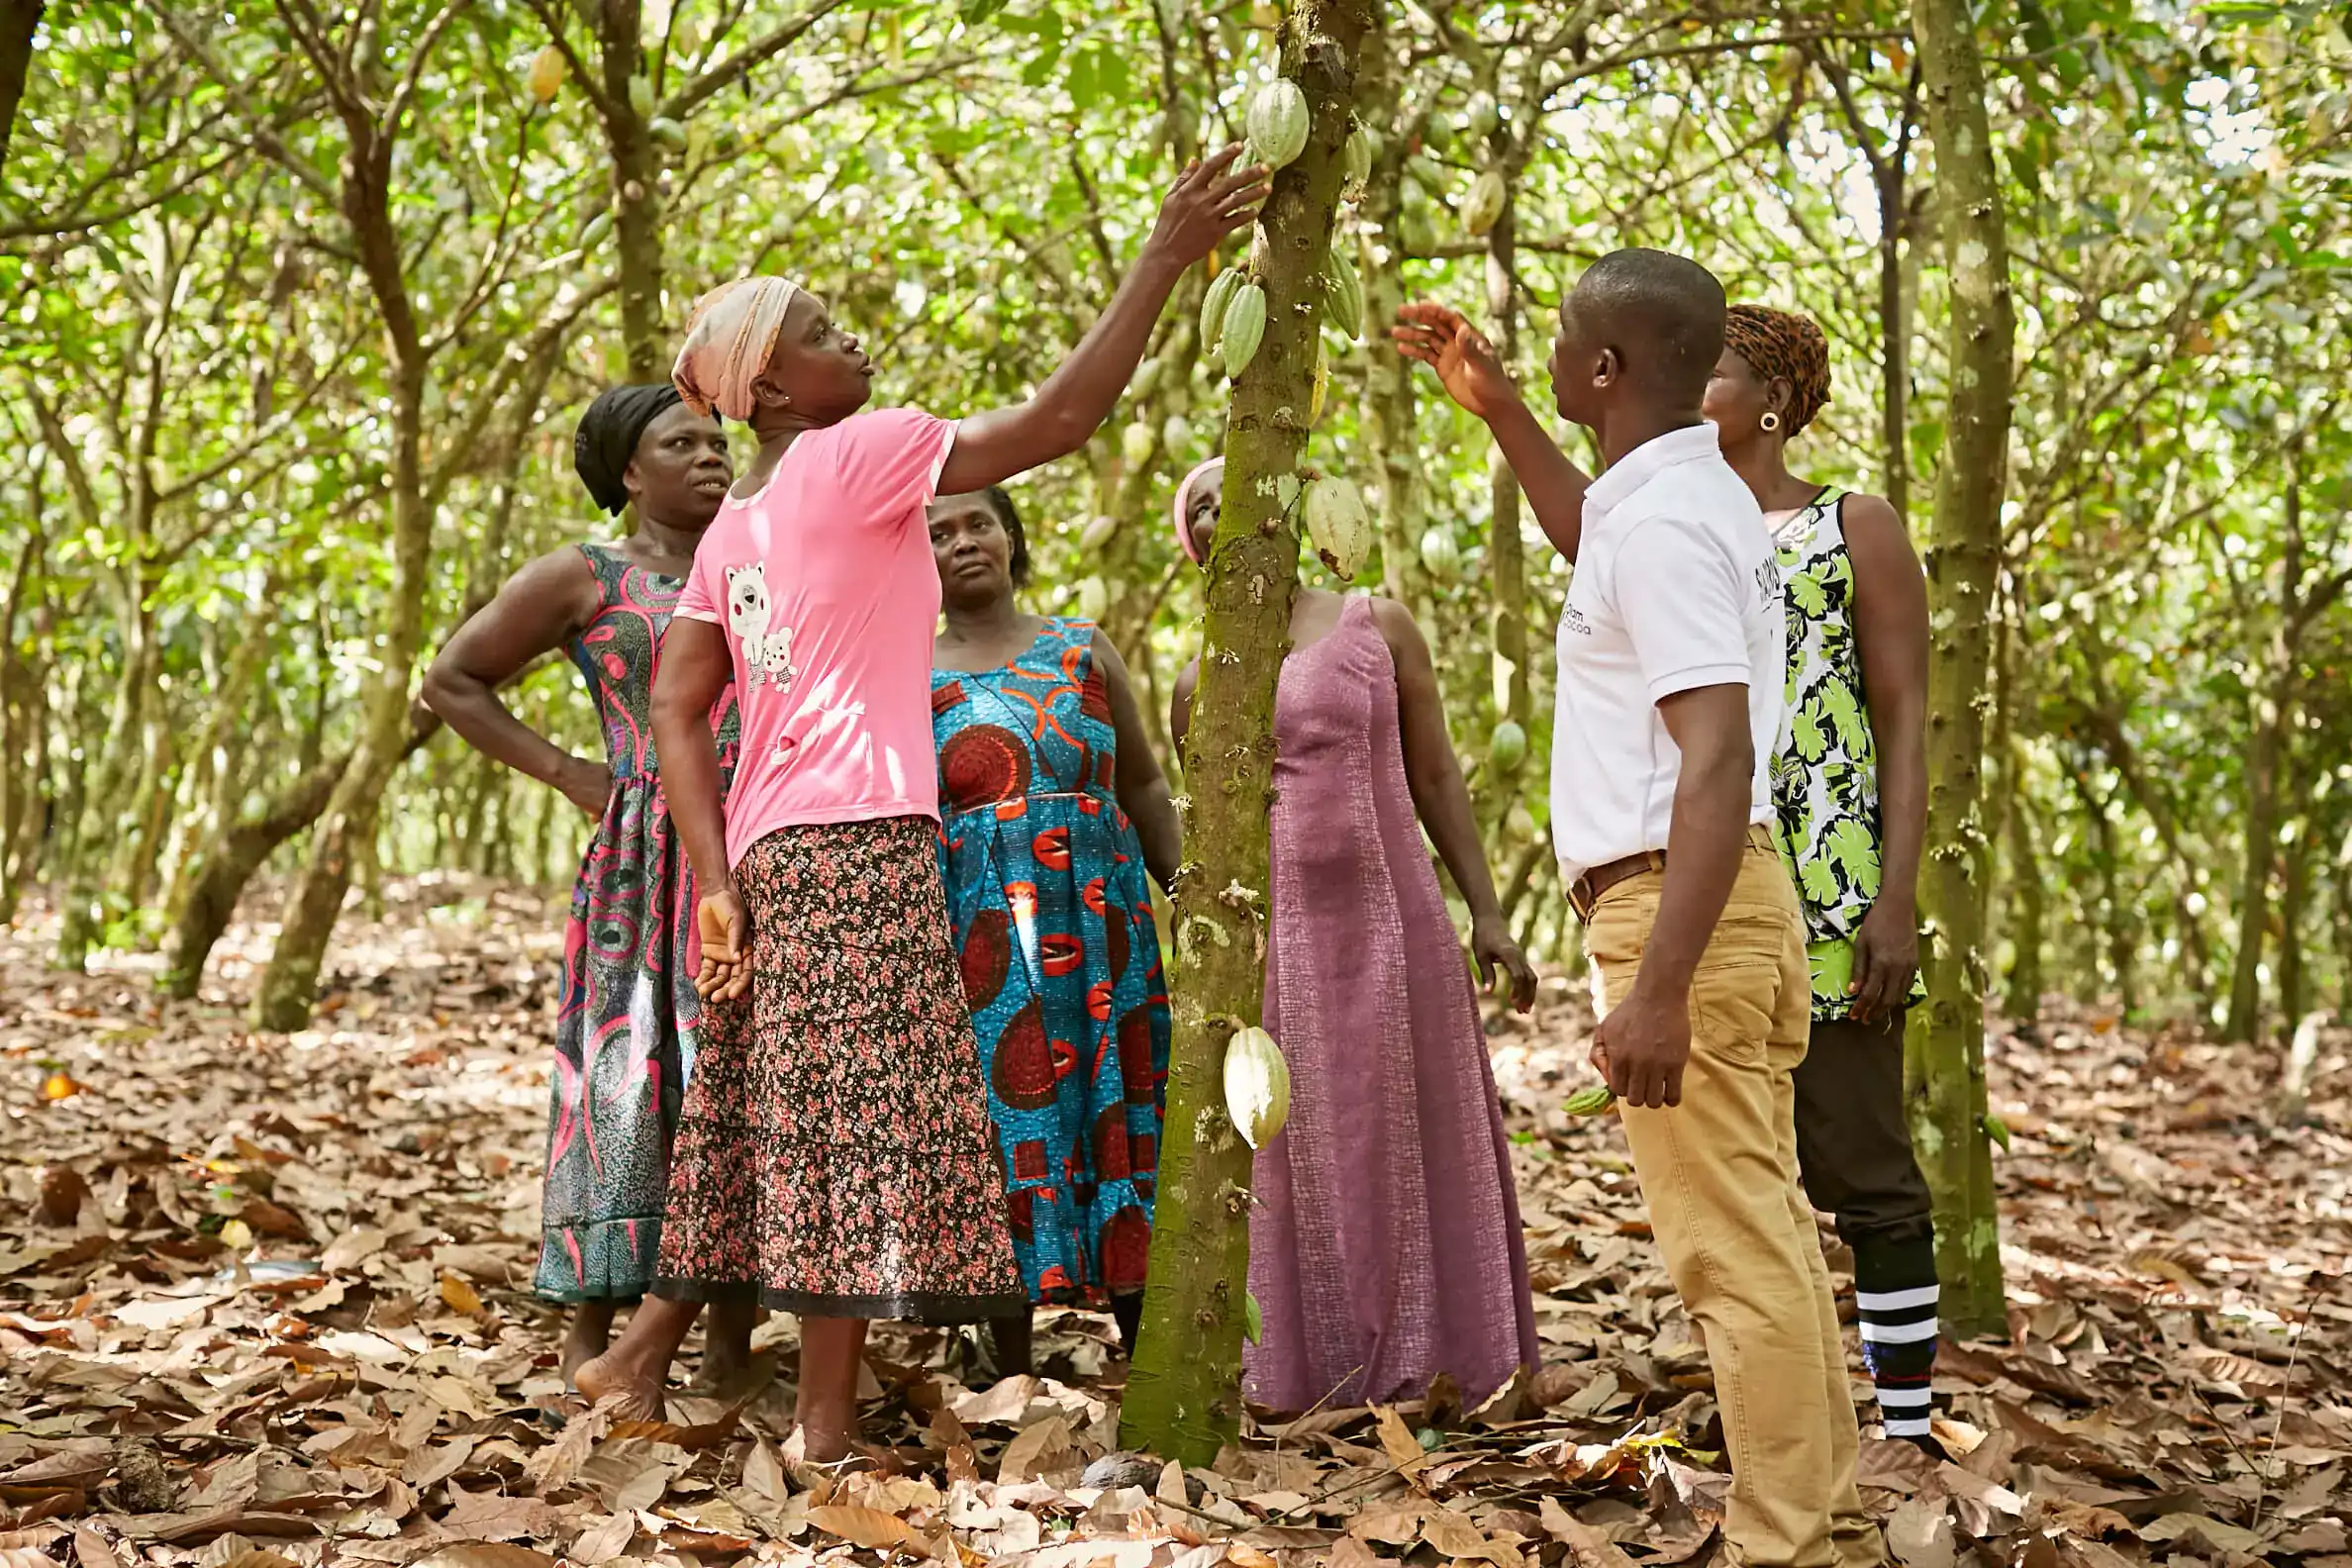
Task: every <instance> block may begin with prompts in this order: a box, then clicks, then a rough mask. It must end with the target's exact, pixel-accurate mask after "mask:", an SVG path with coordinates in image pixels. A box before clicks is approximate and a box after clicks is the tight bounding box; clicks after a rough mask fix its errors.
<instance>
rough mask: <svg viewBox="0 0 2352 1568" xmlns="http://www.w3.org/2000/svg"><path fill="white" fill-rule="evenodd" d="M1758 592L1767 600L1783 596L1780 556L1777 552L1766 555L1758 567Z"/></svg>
mask: <svg viewBox="0 0 2352 1568" xmlns="http://www.w3.org/2000/svg"><path fill="white" fill-rule="evenodd" d="M1756 592H1758V593H1760V594H1762V595H1763V596H1764V597H1765V599H1766V600H1767V601H1770V600H1774V599H1778V598H1779V597H1780V596H1781V569H1780V556H1779V555H1778V554H1777V553H1775V554H1768V555H1766V556H1765V557H1764V559H1763V561H1762V563H1760V564H1759V565H1758V566H1757V567H1756Z"/></svg>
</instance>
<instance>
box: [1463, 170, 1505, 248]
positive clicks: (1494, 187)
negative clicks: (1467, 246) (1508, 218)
mask: <svg viewBox="0 0 2352 1568" xmlns="http://www.w3.org/2000/svg"><path fill="white" fill-rule="evenodd" d="M1503 196H1504V191H1503V171H1502V170H1501V169H1488V170H1486V171H1485V172H1484V173H1482V174H1480V175H1479V176H1478V178H1476V179H1474V180H1472V181H1471V182H1470V194H1469V195H1467V196H1465V197H1463V198H1462V227H1463V228H1464V229H1467V230H1469V231H1470V237H1471V238H1472V239H1473V240H1475V239H1478V238H1480V237H1481V236H1483V235H1485V234H1486V232H1487V231H1488V230H1490V229H1492V228H1494V227H1495V220H1496V219H1498V218H1500V217H1502V216H1503Z"/></svg>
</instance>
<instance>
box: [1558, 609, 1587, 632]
mask: <svg viewBox="0 0 2352 1568" xmlns="http://www.w3.org/2000/svg"><path fill="white" fill-rule="evenodd" d="M1560 625H1561V626H1563V627H1565V628H1567V629H1568V630H1569V631H1571V632H1573V633H1575V634H1576V635H1577V636H1578V637H1591V636H1592V635H1593V623H1591V622H1590V621H1587V620H1586V619H1585V613H1584V612H1583V611H1582V610H1579V609H1577V608H1576V606H1574V605H1563V606H1562V607H1561V608H1560Z"/></svg>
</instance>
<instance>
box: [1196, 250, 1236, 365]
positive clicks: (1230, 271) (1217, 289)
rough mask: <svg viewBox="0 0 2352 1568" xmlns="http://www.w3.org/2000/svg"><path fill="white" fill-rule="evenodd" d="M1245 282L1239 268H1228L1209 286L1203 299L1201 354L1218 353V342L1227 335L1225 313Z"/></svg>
mask: <svg viewBox="0 0 2352 1568" xmlns="http://www.w3.org/2000/svg"><path fill="white" fill-rule="evenodd" d="M1243 281H1244V279H1243V277H1242V274H1241V269H1240V268H1239V267H1226V268H1225V270H1224V271H1223V272H1220V273H1218V274H1217V276H1216V278H1215V279H1214V280H1212V281H1211V283H1210V284H1209V292H1208V293H1207V294H1206V295H1204V296H1203V297H1202V299H1201V352H1203V353H1205V354H1209V353H1215V352H1217V344H1218V340H1219V339H1220V338H1222V337H1223V336H1224V334H1225V311H1226V309H1227V308H1228V307H1230V306H1231V305H1232V303H1233V294H1234V292H1235V291H1236V290H1238V289H1239V288H1240V287H1241V284H1242V282H1243Z"/></svg>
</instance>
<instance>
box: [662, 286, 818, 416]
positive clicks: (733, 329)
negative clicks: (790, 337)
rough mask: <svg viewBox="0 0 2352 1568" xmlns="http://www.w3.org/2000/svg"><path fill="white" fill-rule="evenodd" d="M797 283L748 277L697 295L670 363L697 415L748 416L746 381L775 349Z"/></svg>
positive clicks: (756, 374) (672, 377) (756, 376)
mask: <svg viewBox="0 0 2352 1568" xmlns="http://www.w3.org/2000/svg"><path fill="white" fill-rule="evenodd" d="M800 291H801V290H800V285H799V284H798V283H795V282H792V281H791V280H790V279H788V278H780V277H747V278H737V279H735V281H734V282H733V283H724V284H721V285H720V286H719V287H718V288H715V289H713V290H711V292H710V293H708V294H705V295H704V296H703V297H702V300H701V301H700V303H698V304H697V305H696V306H695V307H694V316H693V319H692V320H690V321H688V322H687V324H686V343H685V346H684V347H682V348H680V349H679V350H678V359H677V362H676V363H675V364H673V365H671V366H670V380H671V381H672V382H673V383H675V384H676V386H677V388H678V396H680V397H682V398H684V399H685V400H686V405H687V407H689V408H691V409H693V410H694V412H695V413H697V414H704V415H708V414H711V413H714V412H716V413H718V414H722V415H724V416H726V417H727V418H728V419H731V420H736V421H743V420H748V419H749V418H750V417H751V406H752V399H751V383H752V382H754V381H756V380H758V379H759V373H760V372H761V371H762V370H765V369H766V368H767V362H768V355H769V354H771V353H773V352H775V350H776V332H777V330H778V329H779V328H781V327H782V326H783V325H784V311H785V309H786V307H788V306H790V305H791V304H792V296H794V295H795V294H798V293H799V292H800Z"/></svg>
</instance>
